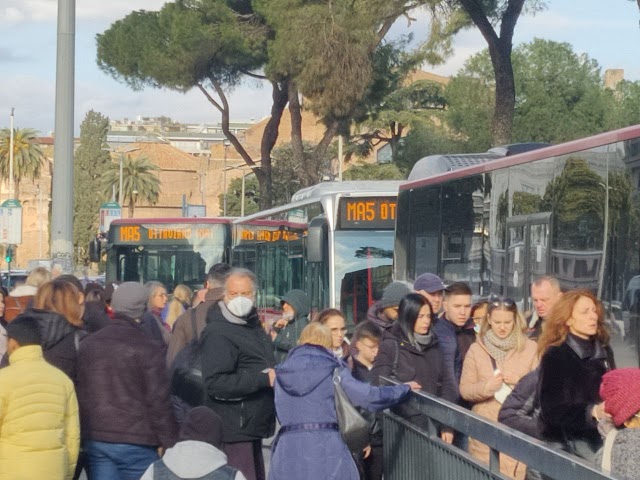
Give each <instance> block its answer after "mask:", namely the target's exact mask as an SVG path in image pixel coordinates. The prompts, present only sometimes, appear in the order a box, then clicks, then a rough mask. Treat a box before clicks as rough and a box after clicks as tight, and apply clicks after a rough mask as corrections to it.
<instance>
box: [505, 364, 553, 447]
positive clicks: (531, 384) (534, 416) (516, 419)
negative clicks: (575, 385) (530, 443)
mask: <svg viewBox="0 0 640 480" xmlns="http://www.w3.org/2000/svg"><path fill="white" fill-rule="evenodd" d="M539 378H540V369H538V368H536V369H535V370H533V371H532V372H529V373H527V374H526V375H525V376H524V377H522V378H521V379H520V381H519V382H518V384H517V385H516V387H515V388H514V389H513V392H511V393H510V394H509V396H508V397H507V398H506V400H505V401H504V403H503V404H502V407H501V408H500V412H499V413H498V421H499V422H500V423H502V424H504V425H506V426H507V427H511V428H513V429H514V430H518V431H519V432H522V433H526V434H527V435H529V436H530V437H533V438H537V439H538V440H542V430H541V428H540V421H539V417H540V404H539V402H538V400H537V398H536V397H537V390H538V379H539Z"/></svg>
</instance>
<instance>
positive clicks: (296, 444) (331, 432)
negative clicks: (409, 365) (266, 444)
mask: <svg viewBox="0 0 640 480" xmlns="http://www.w3.org/2000/svg"><path fill="white" fill-rule="evenodd" d="M336 368H339V369H340V370H339V374H340V384H341V385H342V388H343V390H344V392H345V393H346V395H347V396H348V397H349V399H350V400H351V402H352V403H353V404H354V405H355V406H357V407H362V408H365V409H367V410H370V411H377V410H381V409H384V408H387V407H390V406H392V405H394V404H396V403H398V402H400V401H401V400H402V399H404V398H405V397H406V395H407V394H408V392H409V386H408V385H395V386H386V387H374V386H371V385H368V384H366V383H363V382H359V381H358V380H356V379H354V378H353V376H352V375H351V372H349V369H348V368H347V366H346V365H345V364H344V363H343V362H341V361H340V360H338V359H337V358H336V357H335V355H334V354H333V353H332V352H331V351H329V350H327V349H326V348H323V347H320V346H317V345H307V344H305V345H301V346H299V347H296V348H295V349H293V350H292V351H291V353H290V354H289V357H288V358H287V360H285V362H284V363H282V364H280V365H278V367H276V384H275V387H274V389H275V401H276V411H277V414H278V420H279V421H280V424H281V425H282V426H283V427H286V426H293V425H299V424H336V423H337V419H336V406H335V400H334V386H333V372H334V370H335V369H336ZM274 444H275V447H273V451H272V456H271V464H270V469H269V479H270V480H279V479H293V478H295V479H305V480H333V479H335V480H357V479H359V478H360V477H359V475H358V470H357V468H356V465H355V463H354V461H353V458H352V456H351V453H350V452H349V450H348V449H347V446H346V445H345V444H344V442H343V441H342V437H341V436H340V432H338V430H335V429H318V428H316V429H301V430H291V431H289V432H286V433H279V434H278V437H277V440H276V441H275V442H274ZM319 446H321V447H319Z"/></svg>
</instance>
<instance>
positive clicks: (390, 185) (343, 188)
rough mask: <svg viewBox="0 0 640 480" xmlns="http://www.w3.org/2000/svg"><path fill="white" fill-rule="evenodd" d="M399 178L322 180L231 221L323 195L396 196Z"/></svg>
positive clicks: (274, 211) (270, 212)
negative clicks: (288, 199) (285, 200)
mask: <svg viewBox="0 0 640 480" xmlns="http://www.w3.org/2000/svg"><path fill="white" fill-rule="evenodd" d="M401 183H402V182H401V181H400V180H372V181H369V180H361V181H350V182H323V183H319V184H318V185H314V186H312V187H307V188H303V189H302V190H299V191H298V192H296V193H295V194H294V195H293V197H292V198H291V203H288V204H286V205H280V206H279V207H273V208H270V209H269V210H263V211H261V212H257V213H253V214H251V215H247V216H245V217H239V218H236V219H235V220H234V221H233V223H235V224H241V223H244V222H247V221H254V220H256V219H260V218H263V217H269V216H272V215H276V214H278V213H281V212H284V211H287V210H292V209H296V208H302V207H304V206H306V205H308V204H310V203H313V202H315V201H319V200H321V199H322V198H323V197H328V196H330V195H335V194H341V195H342V196H345V197H348V196H367V195H370V196H391V195H393V196H397V195H398V188H399V187H400V184H401Z"/></svg>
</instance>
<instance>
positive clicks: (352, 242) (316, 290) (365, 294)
mask: <svg viewBox="0 0 640 480" xmlns="http://www.w3.org/2000/svg"><path fill="white" fill-rule="evenodd" d="M399 185H400V182H398V181H353V182H326V183H320V184H318V185H315V186H312V187H309V188H306V189H303V190H300V191H299V192H297V193H296V194H294V195H293V197H292V199H291V203H290V204H288V205H284V206H281V207H277V208H273V209H270V210H267V211H263V212H259V213H256V214H254V215H250V216H246V217H244V218H238V219H236V220H234V222H233V229H234V241H233V257H232V263H233V265H234V266H243V267H245V268H248V269H250V270H252V271H253V272H255V273H256V276H257V278H258V282H259V286H258V298H257V304H258V308H259V310H260V313H261V315H262V318H263V319H268V318H269V316H270V315H272V314H275V313H276V312H277V311H278V310H279V309H280V298H281V297H282V296H283V295H284V294H285V293H286V292H287V291H289V290H291V289H294V288H297V289H301V290H304V291H305V292H307V294H309V295H310V300H311V305H312V311H314V312H316V311H319V310H322V309H324V308H330V307H331V308H337V309H340V310H341V311H342V312H344V313H345V315H346V316H347V318H348V324H349V326H352V325H353V324H354V323H357V322H358V321H360V320H363V319H365V318H366V315H367V310H368V308H369V307H370V306H371V305H372V304H373V303H374V302H375V301H376V299H378V298H379V297H380V295H381V293H382V289H383V288H384V287H385V286H386V285H387V284H388V283H389V282H391V273H392V263H393V238H394V228H395V219H396V198H397V194H398V186H399Z"/></svg>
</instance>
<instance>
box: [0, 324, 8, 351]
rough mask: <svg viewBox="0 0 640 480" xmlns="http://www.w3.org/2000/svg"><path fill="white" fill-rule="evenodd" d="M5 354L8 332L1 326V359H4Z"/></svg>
mask: <svg viewBox="0 0 640 480" xmlns="http://www.w3.org/2000/svg"><path fill="white" fill-rule="evenodd" d="M5 353H7V331H6V330H5V328H4V327H3V326H2V325H0V358H3V357H4V354H5Z"/></svg>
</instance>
